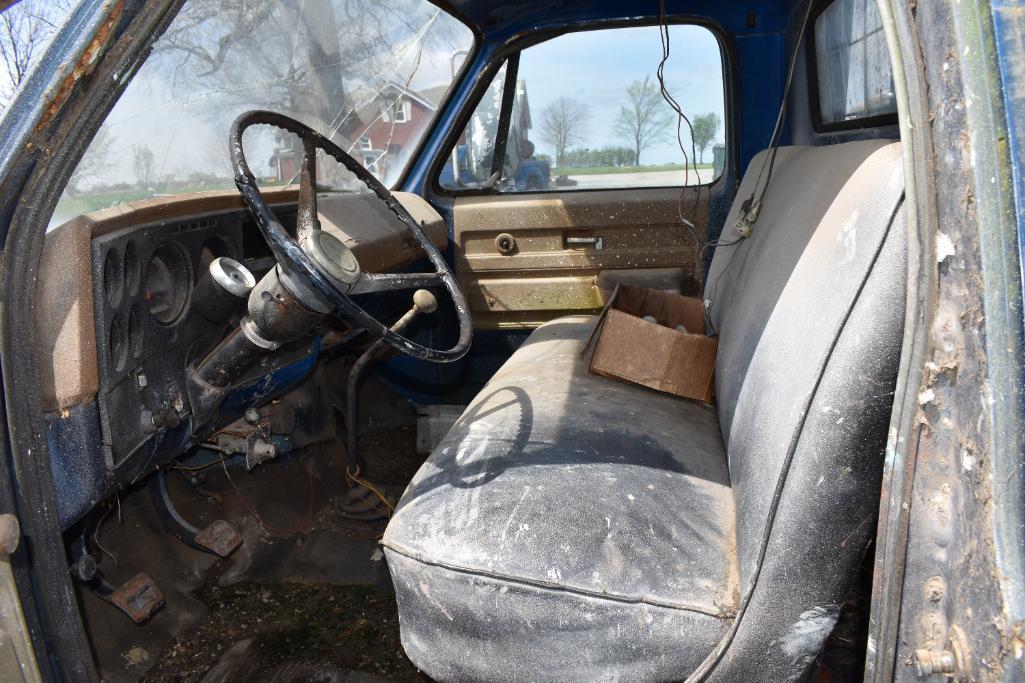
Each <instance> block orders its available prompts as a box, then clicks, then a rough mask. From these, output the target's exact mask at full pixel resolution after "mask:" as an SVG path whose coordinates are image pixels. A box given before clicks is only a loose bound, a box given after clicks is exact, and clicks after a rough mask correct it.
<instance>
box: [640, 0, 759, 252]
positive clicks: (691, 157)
mask: <svg viewBox="0 0 1025 683" xmlns="http://www.w3.org/2000/svg"><path fill="white" fill-rule="evenodd" d="M658 33H659V38H660V39H661V42H662V59H661V60H660V61H659V63H658V68H657V69H656V70H655V78H656V79H657V80H658V85H659V92H660V93H661V95H662V99H664V100H665V101H666V103H667V104H668V105H669V107H670V108H671V109H672V110H673V111H674V112H675V113H676V144H677V146H678V147H679V149H680V153H681V154H683V166H684V183H683V187H681V188H680V198H679V201H678V202H677V206H676V209H677V215H678V216H679V218H680V222H681V223H683V225H684V227H686V228H687V231H688V232H689V233H690V236H691V238H693V240H694V243H695V244H696V245H697V247H698V249H699V250H698V253H697V255H696V257H697V259H704V254H705V250H707V249H708V248H709V247H713V248H718V247H732V246H735V245H737V244H740V243H741V242H742V241H743V238H740V239H735V240H730V241H728V242H722V241H720V240H704V239H701V238H700V237H698V235H697V233H696V232H695V231H694V218H695V216H696V215H697V211H698V207H699V206H700V205H701V189H702V187H703V186H702V184H701V177H700V175H698V156H697V143H696V142H695V140H694V126H693V124H692V123H691V120H690V118H689V117H688V116H687V115H686V114H684V113H683V107H682V106H681V105H680V103H679V101H677V99H676V98H675V97H674V96H673V95H672V93H670V92H669V88H668V87H667V86H666V79H665V68H666V64H667V63H668V62H669V54H670V49H669V48H670V46H669V24H668V22H667V21H666V3H665V0H659V3H658ZM684 123H686V124H687V130H688V132H689V133H690V154H687V149H686V147H685V146H684V144H683V133H682V131H683V124H684ZM692 167H693V169H694V177H695V179H696V180H697V183H698V184H697V186H696V187H695V193H694V202H693V203H692V204H691V206H690V210H689V211H688V212H687V216H684V212H683V199H684V197H685V196H686V193H687V189H688V187H689V185H688V177H689V173H690V169H691V168H692Z"/></svg>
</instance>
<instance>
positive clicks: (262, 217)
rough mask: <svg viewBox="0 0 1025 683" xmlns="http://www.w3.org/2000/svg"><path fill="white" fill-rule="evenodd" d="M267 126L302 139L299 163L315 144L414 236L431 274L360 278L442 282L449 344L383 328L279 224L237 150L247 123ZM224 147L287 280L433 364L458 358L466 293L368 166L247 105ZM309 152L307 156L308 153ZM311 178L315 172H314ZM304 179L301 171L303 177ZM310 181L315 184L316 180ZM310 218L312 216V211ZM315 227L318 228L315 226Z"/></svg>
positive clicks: (463, 342)
mask: <svg viewBox="0 0 1025 683" xmlns="http://www.w3.org/2000/svg"><path fill="white" fill-rule="evenodd" d="M260 124H263V125H269V126H274V127H276V128H280V129H282V130H286V131H289V132H291V133H293V134H295V135H296V136H298V137H299V139H300V140H301V141H302V143H303V150H304V151H303V154H304V160H303V163H306V162H307V161H308V162H309V164H311V165H314V166H315V164H316V150H317V149H320V150H322V151H323V152H325V153H326V154H328V155H329V156H330V157H332V158H333V159H335V160H336V161H337V162H338V163H340V164H341V165H342V166H344V167H345V168H346V169H348V170H349V171H350V172H351V173H352V174H353V175H355V176H356V177H357V178H358V179H359V180H360V181H362V182H363V183H364V184H366V186H367V187H369V188H370V190H371V191H372V192H373V193H374V194H375V195H376V196H377V197H378V198H379V199H380V200H381V201H383V202H384V203H385V205H386V206H387V207H388V208H389V209H390V210H391V211H392V213H394V214H395V215H396V216H397V217H398V218H399V220H400V221H402V223H403V224H404V225H405V226H406V228H407V229H408V230H409V231H410V233H412V235H413V238H414V239H415V240H416V241H417V243H418V244H419V245H420V247H421V248H422V249H423V250H424V252H425V253H426V254H427V258H428V259H429V260H430V262H431V265H433V266H434V268H435V270H436V273H419V274H398V275H390V276H382V275H369V274H364V275H363V278H364V280H367V281H369V282H370V283H371V284H374V283H377V284H376V285H375V288H373V289H365V290H364V291H389V290H398V289H412V288H413V287H417V286H421V285H422V286H431V285H437V284H443V285H444V286H445V289H446V290H448V294H449V296H450V297H451V298H452V303H453V305H454V307H455V311H456V316H457V318H458V321H459V338H458V340H457V341H456V343H455V345H454V346H452V347H451V348H449V349H435V348H432V347H429V346H424V345H422V344H419V343H417V342H415V341H413V340H412V339H409V338H407V337H405V336H403V335H402V334H399V333H397V332H395V331H393V330H391V329H389V328H388V326H386V325H385V324H384V323H382V322H381V321H380V320H378V319H377V318H375V317H373V316H372V315H370V314H369V313H367V312H366V311H365V310H363V308H362V307H361V306H360V305H359V304H357V303H356V302H355V301H353V300H352V299H351V298H350V297H349V296H348V295H349V294H350V293H354V292H355V293H359V285H358V283H357V285H354V286H353V287H352V288H351V289H349V290H348V291H342V289H341V288H340V287H339V285H338V284H337V281H336V280H333V279H332V278H330V277H328V276H327V275H326V274H325V273H323V272H321V270H320V269H319V268H318V267H317V266H316V265H315V264H314V262H313V260H312V259H311V258H310V257H309V256H308V255H307V254H306V252H305V251H304V250H303V248H302V246H301V244H300V241H299V240H297V239H296V238H293V237H292V236H291V235H290V234H288V231H287V230H285V228H284V226H283V225H282V224H281V222H280V221H279V220H278V219H277V216H275V215H274V212H273V211H272V210H271V208H270V206H268V204H267V202H266V200H265V199H264V198H263V195H262V194H261V193H260V189H259V187H258V186H257V183H256V178H255V177H254V176H253V174H252V172H251V171H250V169H249V164H248V163H247V162H246V157H245V153H244V151H243V149H242V134H243V133H244V132H245V130H246V129H247V128H248V127H249V126H253V125H260ZM228 140H229V148H230V153H231V160H232V165H233V167H234V170H235V186H236V187H237V188H238V191H239V193H240V194H241V195H242V198H243V200H244V201H245V202H246V205H247V206H248V207H249V210H250V211H251V212H252V214H253V217H254V218H255V219H256V224H257V227H258V228H259V229H260V232H261V233H262V234H263V236H264V239H266V240H267V244H268V246H269V247H270V249H271V252H272V253H273V254H274V257H275V259H276V260H277V263H278V267H279V268H281V269H283V270H284V271H285V274H286V275H287V276H289V277H291V278H292V279H296V278H297V279H299V280H300V281H301V282H302V283H303V284H304V285H305V286H307V287H309V288H310V289H311V290H312V291H313V292H315V293H316V294H319V295H320V297H322V298H323V299H325V300H326V301H328V302H330V304H332V305H333V307H334V308H333V312H334V314H335V315H336V316H338V317H339V318H341V319H342V320H344V321H345V322H347V323H348V324H349V325H351V326H353V327H356V328H363V329H365V330H366V331H367V332H369V333H370V334H372V335H373V336H375V337H377V338H378V339H382V340H384V341H385V342H386V343H388V344H389V345H390V346H392V347H394V348H395V349H397V350H398V351H400V352H402V353H404V354H407V355H409V356H413V357H415V358H420V359H423V360H426V361H430V362H433V363H448V362H452V361H454V360H458V359H459V358H461V357H462V356H464V355H465V354H466V352H467V351H468V350H469V348H470V342H471V340H472V337H473V326H472V322H471V320H470V311H469V307H468V306H467V305H466V298H465V297H464V296H463V292H462V290H460V288H459V285H458V283H457V282H456V279H455V276H454V275H453V274H452V270H451V269H450V268H449V266H448V263H447V262H446V261H445V259H444V257H443V256H442V255H441V252H440V251H438V248H437V247H436V246H435V245H434V243H433V242H432V241H431V240H430V238H429V237H428V236H427V234H426V233H425V232H424V230H423V228H422V227H421V226H420V225H419V224H418V223H417V222H416V219H414V218H413V217H412V216H411V215H410V213H409V211H407V210H406V208H405V207H404V206H402V204H401V203H400V202H399V201H398V200H397V199H396V198H395V196H394V195H393V194H392V193H391V191H390V190H389V189H388V188H386V187H385V186H384V185H382V184H381V182H380V181H379V180H378V179H377V178H375V177H374V176H373V175H371V174H370V172H369V171H367V170H366V169H365V168H364V167H363V165H362V164H360V163H359V162H358V161H356V160H355V159H353V158H352V157H351V156H350V155H349V154H347V153H346V152H345V151H344V150H342V149H341V148H340V147H339V146H338V145H336V144H335V143H334V142H332V141H331V140H329V139H328V138H326V137H324V136H323V135H321V134H320V133H318V132H317V131H315V130H314V129H312V128H310V127H309V126H307V125H306V124H304V123H301V122H299V121H296V120H295V119H293V118H291V117H288V116H285V115H284V114H278V113H276V112H271V111H263V110H252V111H247V112H245V113H243V114H241V115H240V116H239V117H238V118H236V119H235V121H234V122H233V123H232V124H231V130H230V132H229V137H228ZM310 154H312V155H313V158H312V159H308V160H307V159H306V158H305V157H306V156H307V155H310ZM313 178H315V176H313ZM303 179H304V180H305V179H306V178H305V176H304V178H303ZM310 182H312V183H314V184H315V180H311V181H310ZM307 192H308V193H312V196H313V199H312V200H310V201H312V202H314V204H313V209H312V211H313V213H314V214H315V213H316V207H315V197H316V188H315V187H312V188H307ZM304 194H307V193H304V191H303V187H302V186H301V187H300V197H299V202H300V207H299V211H300V214H301V213H302V212H303V210H304V208H303V206H301V204H302V202H303V197H304ZM314 218H315V216H314ZM317 229H319V228H317Z"/></svg>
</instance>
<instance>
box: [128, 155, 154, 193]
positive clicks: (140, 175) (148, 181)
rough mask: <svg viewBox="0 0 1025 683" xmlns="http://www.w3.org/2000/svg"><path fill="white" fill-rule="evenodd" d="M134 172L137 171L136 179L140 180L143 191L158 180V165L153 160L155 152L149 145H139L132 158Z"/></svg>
mask: <svg viewBox="0 0 1025 683" xmlns="http://www.w3.org/2000/svg"><path fill="white" fill-rule="evenodd" d="M132 170H134V171H135V177H136V178H137V179H138V180H139V185H140V186H141V187H142V189H144V190H145V189H148V188H150V187H152V186H153V182H154V181H155V180H156V163H155V160H154V158H153V150H151V149H150V148H149V146H148V145H139V146H138V147H136V148H135V151H134V152H133V156H132Z"/></svg>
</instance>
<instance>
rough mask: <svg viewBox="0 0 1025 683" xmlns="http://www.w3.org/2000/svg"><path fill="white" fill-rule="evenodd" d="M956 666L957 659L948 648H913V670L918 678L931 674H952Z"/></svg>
mask: <svg viewBox="0 0 1025 683" xmlns="http://www.w3.org/2000/svg"><path fill="white" fill-rule="evenodd" d="M956 668H957V660H956V659H955V658H954V653H953V652H951V651H950V650H926V649H924V648H923V649H921V650H915V670H916V671H917V673H918V676H919V678H925V677H927V676H931V675H933V674H952V673H954V671H955V670H956Z"/></svg>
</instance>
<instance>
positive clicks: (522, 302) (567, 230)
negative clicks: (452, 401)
mask: <svg viewBox="0 0 1025 683" xmlns="http://www.w3.org/2000/svg"><path fill="white" fill-rule="evenodd" d="M681 175H682V174H681ZM709 196H710V192H709V188H708V187H701V188H698V187H689V188H687V190H686V191H685V193H684V194H683V197H682V207H683V213H684V215H685V216H693V217H692V218H691V219H690V220H691V222H692V223H693V224H694V228H693V230H694V233H695V234H697V235H700V236H704V235H705V234H706V222H707V216H708V199H709ZM695 201H697V202H698V204H697V206H696V207H694V202H695ZM680 206H681V194H680V188H678V187H676V188H674V187H664V188H652V189H635V190H602V191H586V192H582V191H568V192H546V193H543V194H530V195H522V194H520V195H517V194H505V195H489V196H474V197H467V196H463V197H457V198H456V199H455V202H454V205H453V214H452V215H453V226H454V234H455V249H456V274H457V276H458V278H459V283H460V285H461V286H462V288H463V291H464V292H465V293H466V296H467V298H468V299H469V303H470V308H471V310H472V311H473V314H474V323H475V325H476V326H477V327H480V328H496V327H503V328H505V327H533V326H536V325H539V324H540V323H542V322H545V321H546V320H550V319H552V318H555V317H558V316H560V315H566V314H568V313H576V312H597V311H598V310H599V309H600V308H601V307H602V305H603V303H604V297H603V296H602V292H601V291H600V290H599V288H598V286H597V278H598V275H599V273H602V272H603V271H604V272H606V273H607V274H608V272H609V271H619V270H628V271H631V275H633V277H632V278H631V279H632V280H636V277H637V276H640V277H641V278H642V280H643V271H645V270H652V271H653V272H652V276H653V278H655V277H656V276H657V279H658V281H659V283H660V285H661V284H662V283H663V282H664V280H665V270H664V269H665V268H681V278H680V288H681V290H682V291H684V292H685V293H693V292H696V291H698V289H699V283H700V282H701V280H702V274H701V265H700V254H698V253H696V249H695V240H694V238H693V236H692V235H691V232H690V230H689V229H688V227H687V226H686V225H685V224H684V223H683V222H682V221H681V220H680ZM692 207H693V208H692ZM503 235H509V236H511V237H512V240H513V243H512V244H509V243H508V242H503V243H502V244H499V243H498V238H499V237H500V236H503ZM599 245H600V248H598V247H599ZM655 269H658V270H657V273H656V272H654V271H655ZM611 279H612V280H614V279H615V278H614V277H613V278H611Z"/></svg>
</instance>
